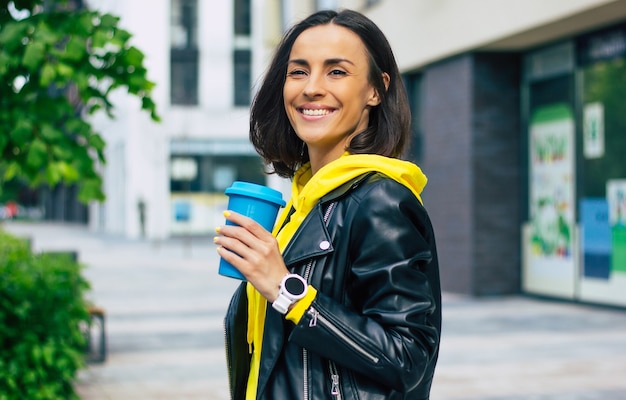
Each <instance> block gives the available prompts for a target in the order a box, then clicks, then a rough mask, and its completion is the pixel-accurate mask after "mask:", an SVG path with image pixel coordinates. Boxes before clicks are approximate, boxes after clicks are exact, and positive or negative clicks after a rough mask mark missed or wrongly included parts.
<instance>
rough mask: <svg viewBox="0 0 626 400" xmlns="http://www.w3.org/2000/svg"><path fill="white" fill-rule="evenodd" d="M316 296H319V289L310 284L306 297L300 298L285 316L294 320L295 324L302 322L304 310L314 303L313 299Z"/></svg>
mask: <svg viewBox="0 0 626 400" xmlns="http://www.w3.org/2000/svg"><path fill="white" fill-rule="evenodd" d="M315 296H317V289H315V288H314V287H313V286H311V285H309V289H308V290H307V292H306V294H305V295H304V297H303V298H301V299H300V300H298V301H297V302H296V303H295V304H294V305H293V307H292V308H291V310H290V311H289V312H288V313H287V315H285V318H286V319H288V320H289V321H291V322H293V323H294V324H297V323H298V322H300V320H301V319H302V316H303V315H304V312H305V311H306V310H307V308H309V306H310V305H311V303H313V300H315Z"/></svg>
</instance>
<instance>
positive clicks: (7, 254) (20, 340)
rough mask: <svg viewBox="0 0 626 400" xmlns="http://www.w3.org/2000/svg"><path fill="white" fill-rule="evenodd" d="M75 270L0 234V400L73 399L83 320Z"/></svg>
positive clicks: (60, 258)
mask: <svg viewBox="0 0 626 400" xmlns="http://www.w3.org/2000/svg"><path fill="white" fill-rule="evenodd" d="M81 269H82V266H81V265H79V264H78V263H77V262H75V261H74V260H73V259H72V258H71V257H70V256H69V255H64V254H45V253H43V254H34V253H32V252H31V250H30V248H29V246H28V243H27V242H26V241H24V240H20V239H18V238H15V237H13V236H11V235H9V234H7V233H6V232H3V231H2V230H1V229H0V400H12V399H29V400H48V399H50V400H51V399H63V400H66V399H77V398H78V396H77V395H76V393H75V391H74V387H73V383H74V380H75V378H76V373H77V371H78V369H79V368H82V367H84V365H85V354H84V350H85V337H84V335H83V333H82V331H81V329H80V327H81V325H83V326H84V324H86V323H87V321H88V318H89V315H88V312H87V304H86V301H85V298H84V293H85V291H86V290H87V289H88V287H89V285H88V283H87V281H85V280H84V279H83V277H82V275H81Z"/></svg>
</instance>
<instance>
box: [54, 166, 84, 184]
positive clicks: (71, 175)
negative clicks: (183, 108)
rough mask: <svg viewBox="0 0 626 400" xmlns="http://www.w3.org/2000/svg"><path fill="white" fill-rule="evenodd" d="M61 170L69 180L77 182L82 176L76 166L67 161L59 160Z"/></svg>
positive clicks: (65, 178)
mask: <svg viewBox="0 0 626 400" xmlns="http://www.w3.org/2000/svg"><path fill="white" fill-rule="evenodd" d="M58 166H59V171H60V172H61V175H62V176H63V178H64V180H66V181H67V182H76V181H78V178H79V177H80V176H79V174H78V171H77V170H76V168H74V167H73V166H72V165H70V164H68V163H66V162H59V163H58Z"/></svg>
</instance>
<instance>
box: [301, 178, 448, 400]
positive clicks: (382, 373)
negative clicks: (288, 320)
mask: <svg viewBox="0 0 626 400" xmlns="http://www.w3.org/2000/svg"><path fill="white" fill-rule="evenodd" d="M364 186H365V187H364V188H362V189H363V190H359V191H358V192H359V193H358V196H354V202H353V203H351V204H350V209H349V210H348V211H347V212H346V214H345V221H344V226H346V227H348V226H349V230H348V231H343V232H342V235H350V237H349V242H348V243H349V244H348V246H347V247H346V248H344V249H343V251H347V252H348V253H349V254H348V255H347V257H345V258H343V257H342V259H345V262H346V263H348V264H349V265H348V266H347V267H348V270H349V274H348V278H347V291H348V292H347V296H348V297H349V301H347V302H344V303H346V305H343V304H341V303H340V302H338V301H337V300H335V299H332V298H330V297H329V296H326V295H324V294H323V293H318V295H317V297H316V299H315V300H314V302H313V304H312V305H311V307H310V308H309V309H308V310H307V312H306V313H305V315H304V317H303V318H302V319H301V321H300V322H299V324H298V325H297V326H296V327H295V329H294V331H293V332H292V335H291V337H290V340H291V341H294V342H295V343H297V344H299V345H300V346H303V347H305V348H307V349H309V350H310V351H313V352H315V353H318V354H320V355H321V356H322V357H324V358H327V359H330V360H333V361H335V362H336V363H337V364H339V365H342V366H343V367H345V368H348V369H350V370H353V371H356V372H357V373H358V374H362V375H364V376H366V377H368V378H369V379H372V380H373V381H376V382H379V383H380V384H382V385H385V386H387V387H390V388H393V389H394V390H397V391H400V392H408V391H411V390H413V389H414V388H416V387H417V386H418V385H420V384H421V383H422V381H423V379H426V380H430V379H432V373H433V368H434V365H435V362H436V358H437V354H438V346H439V335H440V330H441V309H440V307H441V295H440V287H439V271H438V261H437V254H436V246H435V241H434V235H433V230H432V226H431V223H430V220H429V218H428V215H427V213H426V211H425V209H424V207H422V205H421V204H420V203H419V201H418V200H417V199H416V198H415V196H414V195H413V194H412V193H411V191H409V190H408V189H407V188H406V187H404V186H402V185H400V184H398V183H397V182H395V181H392V180H389V179H380V180H378V181H376V182H370V183H368V184H367V185H364ZM337 251H342V248H341V247H340V248H338V249H337ZM428 385H430V383H428Z"/></svg>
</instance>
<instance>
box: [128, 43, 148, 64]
mask: <svg viewBox="0 0 626 400" xmlns="http://www.w3.org/2000/svg"><path fill="white" fill-rule="evenodd" d="M143 59H144V55H143V53H142V52H141V51H140V50H139V49H138V48H136V47H134V46H131V47H130V48H129V49H128V50H127V51H126V53H125V54H124V61H126V62H127V63H128V64H129V65H137V66H139V65H141V63H142V62H143Z"/></svg>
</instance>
